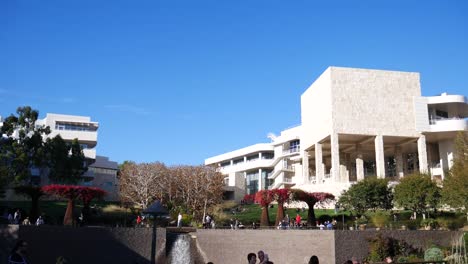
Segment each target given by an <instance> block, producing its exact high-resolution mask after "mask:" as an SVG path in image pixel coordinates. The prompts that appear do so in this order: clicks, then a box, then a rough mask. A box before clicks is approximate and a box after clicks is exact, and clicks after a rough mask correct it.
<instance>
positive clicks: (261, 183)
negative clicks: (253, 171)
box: [258, 169, 265, 190]
mask: <svg viewBox="0 0 468 264" xmlns="http://www.w3.org/2000/svg"><path fill="white" fill-rule="evenodd" d="M263 184H264V183H263V179H262V169H258V185H259V186H258V189H259V190H264V189H265V188H263Z"/></svg>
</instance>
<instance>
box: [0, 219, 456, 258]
mask: <svg viewBox="0 0 468 264" xmlns="http://www.w3.org/2000/svg"><path fill="white" fill-rule="evenodd" d="M177 231H181V230H173V229H168V230H166V229H163V228H158V230H157V248H158V249H157V263H160V264H161V263H166V262H167V261H166V260H167V259H166V242H167V239H166V237H167V234H166V232H177ZM190 231H192V232H191V233H190V235H191V236H192V237H193V241H195V245H196V248H197V250H198V252H199V254H200V257H198V256H197V257H196V258H195V259H194V260H193V263H190V264H204V263H206V262H208V261H212V262H213V263H215V264H220V263H223V264H231V263H232V264H238V263H246V262H247V254H248V253H250V252H254V253H257V252H258V251H259V250H264V251H265V252H266V253H267V254H268V255H269V257H270V260H271V261H273V262H274V263H276V264H289V263H291V264H292V263H294V264H299V263H307V262H308V259H309V258H310V256H312V255H317V256H318V257H319V259H320V263H343V262H344V261H345V260H347V259H350V258H352V257H357V258H359V259H360V258H363V257H365V256H367V254H368V248H369V243H368V239H369V238H374V237H376V236H377V234H379V233H380V234H382V236H383V237H392V238H394V239H397V240H399V241H405V242H406V243H408V244H410V245H412V246H413V247H416V248H422V249H425V248H427V247H428V246H430V245H431V244H436V245H441V246H450V245H451V242H452V239H454V238H458V237H459V236H460V235H461V234H462V232H450V231H399V230H394V231H392V230H383V231H373V230H366V231H340V230H336V231H328V230H220V229H214V230H213V229H198V230H183V232H190ZM0 235H1V237H0V249H1V250H0V253H1V255H0V257H1V259H0V263H5V262H6V256H7V255H8V251H9V250H10V249H11V247H12V246H13V244H14V242H15V240H16V239H17V238H20V239H23V240H26V241H27V242H28V244H29V248H28V255H29V258H30V260H31V263H55V260H56V259H57V257H59V256H63V257H65V258H66V259H67V260H68V262H67V264H75V263H89V264H94V263H112V264H119V263H122V264H123V263H126V264H127V263H131V264H134V263H140V264H141V263H149V260H150V253H151V238H152V229H151V228H104V227H81V228H72V227H63V226H40V227H36V226H20V227H19V228H18V226H16V225H11V226H4V227H2V228H0ZM194 255H197V254H194ZM187 264H189V263H187Z"/></svg>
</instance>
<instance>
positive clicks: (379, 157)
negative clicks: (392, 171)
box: [374, 135, 385, 178]
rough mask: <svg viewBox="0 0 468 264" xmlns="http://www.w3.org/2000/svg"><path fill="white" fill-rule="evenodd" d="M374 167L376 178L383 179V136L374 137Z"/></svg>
mask: <svg viewBox="0 0 468 264" xmlns="http://www.w3.org/2000/svg"><path fill="white" fill-rule="evenodd" d="M374 142H375V167H376V174H377V178H385V157H384V144H383V136H382V135H377V136H376V137H375V140H374Z"/></svg>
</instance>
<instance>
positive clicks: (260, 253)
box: [247, 250, 273, 264]
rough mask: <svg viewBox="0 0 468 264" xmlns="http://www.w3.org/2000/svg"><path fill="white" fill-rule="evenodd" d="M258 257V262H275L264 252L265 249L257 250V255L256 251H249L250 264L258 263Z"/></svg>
mask: <svg viewBox="0 0 468 264" xmlns="http://www.w3.org/2000/svg"><path fill="white" fill-rule="evenodd" d="M257 257H258V261H259V262H258V264H273V262H272V261H270V259H269V258H268V254H266V253H265V252H263V250H260V251H258V252H257V255H255V253H249V254H248V255H247V260H248V261H249V262H248V263H249V264H256V263H257Z"/></svg>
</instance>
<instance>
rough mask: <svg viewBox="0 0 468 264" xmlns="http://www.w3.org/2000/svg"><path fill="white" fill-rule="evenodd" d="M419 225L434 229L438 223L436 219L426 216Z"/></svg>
mask: <svg viewBox="0 0 468 264" xmlns="http://www.w3.org/2000/svg"><path fill="white" fill-rule="evenodd" d="M420 226H421V227H424V228H430V229H436V228H437V227H439V224H438V222H437V220H436V219H433V218H426V219H423V220H422V221H421V223H420Z"/></svg>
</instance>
